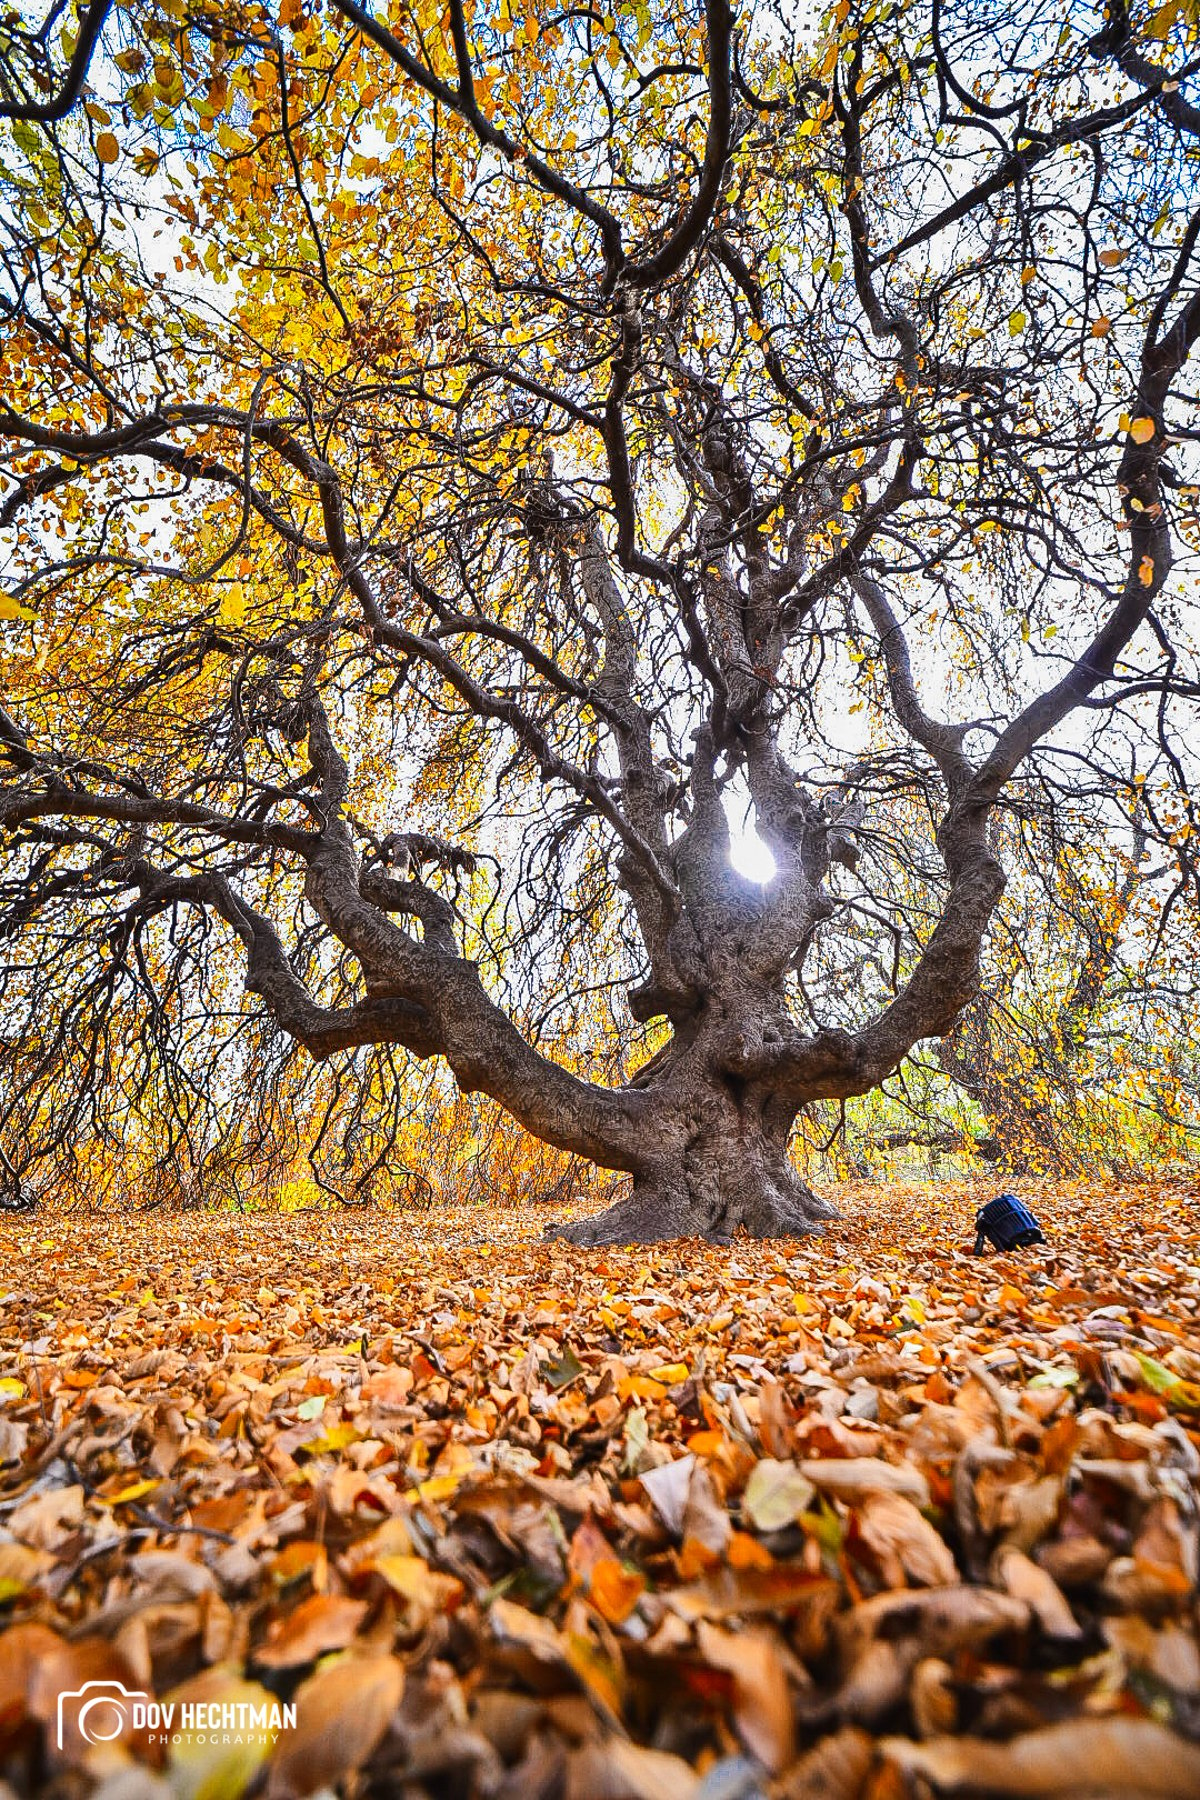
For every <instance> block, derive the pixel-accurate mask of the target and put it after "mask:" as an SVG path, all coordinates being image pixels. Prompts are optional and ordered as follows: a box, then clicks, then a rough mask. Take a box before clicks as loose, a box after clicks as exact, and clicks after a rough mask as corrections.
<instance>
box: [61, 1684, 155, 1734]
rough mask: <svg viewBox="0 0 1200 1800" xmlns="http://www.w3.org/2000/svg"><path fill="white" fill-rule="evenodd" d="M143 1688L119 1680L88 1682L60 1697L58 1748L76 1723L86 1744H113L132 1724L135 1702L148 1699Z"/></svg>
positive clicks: (78, 1731)
mask: <svg viewBox="0 0 1200 1800" xmlns="http://www.w3.org/2000/svg"><path fill="white" fill-rule="evenodd" d="M149 1699H150V1696H149V1694H147V1693H144V1692H143V1691H142V1689H141V1688H127V1687H125V1686H123V1685H122V1683H121V1682H119V1681H85V1682H84V1684H83V1686H82V1687H81V1688H76V1690H75V1691H74V1693H70V1694H60V1695H59V1696H58V1747H59V1749H60V1750H61V1749H63V1747H64V1745H63V1738H64V1735H65V1734H66V1733H67V1732H69V1731H70V1729H71V1727H72V1725H73V1726H74V1728H75V1731H76V1732H77V1733H78V1735H79V1736H80V1737H81V1738H82V1739H83V1741H84V1743H85V1744H111V1743H113V1742H115V1740H116V1739H117V1738H119V1737H120V1735H121V1733H122V1732H123V1731H124V1730H125V1729H126V1727H127V1726H128V1725H129V1724H130V1723H131V1721H132V1716H133V1705H134V1702H135V1701H144V1702H148V1701H149Z"/></svg>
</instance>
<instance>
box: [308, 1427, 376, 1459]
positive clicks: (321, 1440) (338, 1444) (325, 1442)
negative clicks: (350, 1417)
mask: <svg viewBox="0 0 1200 1800" xmlns="http://www.w3.org/2000/svg"><path fill="white" fill-rule="evenodd" d="M361 1437H362V1432H361V1431H357V1430H356V1429H355V1427H354V1426H353V1425H331V1426H330V1427H329V1430H328V1431H327V1432H325V1434H324V1435H323V1436H322V1437H316V1438H311V1439H310V1440H309V1442H308V1443H307V1444H301V1446H300V1448H301V1450H303V1452H304V1454H305V1456H327V1455H329V1454H330V1452H332V1451H337V1450H344V1449H345V1448H346V1446H347V1444H357V1443H358V1442H359V1440H360V1439H361Z"/></svg>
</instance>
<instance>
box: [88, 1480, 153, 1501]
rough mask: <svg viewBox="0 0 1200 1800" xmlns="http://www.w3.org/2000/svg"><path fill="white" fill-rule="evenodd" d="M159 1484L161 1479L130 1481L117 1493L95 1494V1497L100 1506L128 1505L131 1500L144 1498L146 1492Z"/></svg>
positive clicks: (149, 1491) (148, 1492) (150, 1492)
mask: <svg viewBox="0 0 1200 1800" xmlns="http://www.w3.org/2000/svg"><path fill="white" fill-rule="evenodd" d="M161 1486H162V1483H161V1481H153V1480H148V1481H131V1482H130V1484H129V1486H128V1487H123V1488H122V1489H121V1491H120V1493H119V1494H97V1495H96V1499H97V1501H98V1502H99V1504H100V1505H101V1506H128V1505H129V1503H130V1501H131V1500H144V1499H145V1497H146V1495H147V1494H152V1493H153V1492H154V1490H155V1488H157V1487H161Z"/></svg>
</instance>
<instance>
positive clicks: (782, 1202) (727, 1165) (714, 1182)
mask: <svg viewBox="0 0 1200 1800" xmlns="http://www.w3.org/2000/svg"><path fill="white" fill-rule="evenodd" d="M795 1116H796V1113H795V1108H794V1107H792V1106H790V1105H784V1104H782V1103H781V1102H780V1101H779V1100H778V1098H777V1097H776V1096H775V1095H774V1094H773V1093H772V1092H771V1091H770V1090H769V1089H768V1088H765V1087H751V1086H749V1085H746V1084H742V1083H740V1082H738V1081H737V1080H736V1079H731V1078H729V1077H725V1078H722V1077H720V1076H719V1075H716V1074H713V1075H710V1076H708V1077H707V1078H705V1077H702V1076H693V1078H692V1079H691V1080H690V1081H689V1082H688V1083H686V1084H685V1085H683V1087H682V1091H681V1092H679V1093H677V1094H675V1095H673V1096H672V1097H671V1099H670V1100H668V1099H667V1098H666V1097H665V1096H664V1100H663V1104H662V1108H661V1111H659V1112H658V1113H655V1112H651V1113H650V1115H649V1116H648V1118H647V1121H646V1133H645V1135H646V1143H647V1146H648V1148H647V1154H646V1160H645V1162H644V1163H643V1164H642V1166H641V1167H639V1169H637V1170H636V1171H635V1173H634V1176H633V1185H632V1187H631V1189H630V1192H629V1193H628V1194H627V1195H625V1196H624V1197H623V1198H622V1199H620V1200H618V1201H617V1203H616V1204H615V1205H614V1206H611V1207H609V1208H608V1209H607V1211H605V1212H602V1213H600V1214H598V1215H596V1216H595V1217H593V1218H587V1219H577V1220H574V1221H572V1222H571V1223H568V1224H563V1223H556V1224H553V1225H551V1226H550V1227H549V1228H548V1230H547V1236H549V1237H561V1238H566V1239H569V1240H570V1242H572V1243H575V1244H586V1245H596V1244H631V1243H632V1244H648V1243H656V1242H659V1241H661V1240H663V1239H666V1238H677V1237H700V1238H706V1239H707V1240H708V1241H709V1242H710V1243H715V1244H726V1243H728V1242H729V1241H730V1240H731V1239H732V1237H733V1236H734V1234H735V1233H736V1232H737V1231H739V1230H743V1231H745V1232H747V1233H748V1234H749V1235H750V1236H751V1237H760V1238H766V1237H802V1236H804V1235H806V1234H807V1233H810V1232H821V1231H823V1230H824V1228H825V1221H827V1220H829V1219H834V1218H837V1217H838V1213H837V1209H836V1207H833V1206H831V1205H830V1204H829V1203H828V1202H827V1201H825V1200H822V1199H821V1198H820V1197H819V1196H818V1195H817V1194H814V1193H813V1191H812V1189H811V1188H809V1187H808V1186H807V1185H806V1184H805V1183H804V1182H803V1181H802V1180H801V1179H800V1177H799V1175H798V1174H797V1173H796V1171H795V1169H794V1168H793V1166H792V1164H791V1161H790V1159H789V1156H788V1142H789V1139H790V1137H791V1131H792V1125H793V1123H794V1120H795Z"/></svg>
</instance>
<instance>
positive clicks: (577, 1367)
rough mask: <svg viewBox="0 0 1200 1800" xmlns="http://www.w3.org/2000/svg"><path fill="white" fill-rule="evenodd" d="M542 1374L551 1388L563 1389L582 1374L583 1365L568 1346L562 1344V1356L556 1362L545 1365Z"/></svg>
mask: <svg viewBox="0 0 1200 1800" xmlns="http://www.w3.org/2000/svg"><path fill="white" fill-rule="evenodd" d="M542 1374H543V1375H544V1376H545V1377H546V1380H547V1381H548V1382H549V1383H550V1386H551V1387H552V1388H564V1387H566V1386H567V1385H568V1383H570V1382H572V1381H574V1380H575V1377H576V1376H577V1375H582V1374H583V1364H582V1363H581V1362H580V1360H579V1358H578V1357H577V1356H576V1354H575V1352H574V1351H573V1350H572V1348H571V1346H570V1344H564V1346H563V1350H562V1355H561V1356H560V1357H559V1359H558V1361H557V1362H552V1363H547V1364H545V1366H544V1367H543V1369H542Z"/></svg>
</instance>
